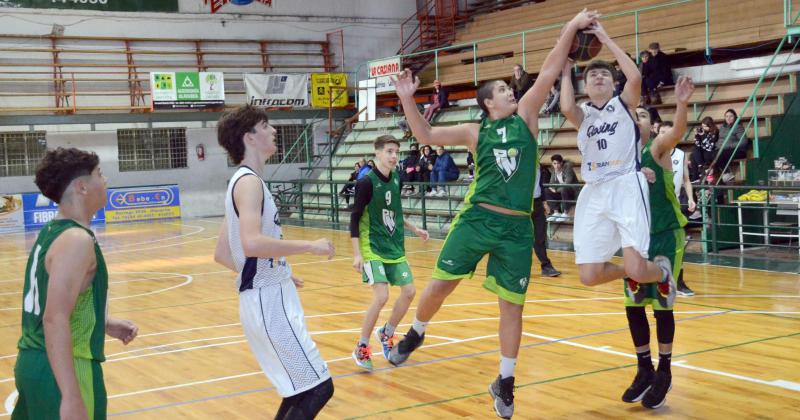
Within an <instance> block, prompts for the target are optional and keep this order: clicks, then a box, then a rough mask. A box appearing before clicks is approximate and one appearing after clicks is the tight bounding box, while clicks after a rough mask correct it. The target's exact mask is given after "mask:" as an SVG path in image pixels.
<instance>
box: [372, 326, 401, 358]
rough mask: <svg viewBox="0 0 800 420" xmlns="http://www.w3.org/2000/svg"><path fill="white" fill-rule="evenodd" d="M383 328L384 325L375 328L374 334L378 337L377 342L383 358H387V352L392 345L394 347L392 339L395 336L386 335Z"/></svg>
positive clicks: (389, 351)
mask: <svg viewBox="0 0 800 420" xmlns="http://www.w3.org/2000/svg"><path fill="white" fill-rule="evenodd" d="M385 330H386V326H383V327H380V328H378V329H376V330H375V336H376V337H378V342H380V343H381V348H382V349H383V357H384V359H386V360H389V353H391V351H392V347H394V340H395V337H396V336H391V337H389V336H388V335H386V333H384V331H385Z"/></svg>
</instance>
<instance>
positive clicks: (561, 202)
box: [545, 154, 578, 222]
mask: <svg viewBox="0 0 800 420" xmlns="http://www.w3.org/2000/svg"><path fill="white" fill-rule="evenodd" d="M550 162H552V164H553V172H552V174H551V175H550V184H577V183H578V177H577V176H576V175H575V169H574V168H573V165H572V162H570V161H565V160H564V158H563V157H561V155H558V154H555V155H553V157H552V158H550ZM545 199H546V200H547V201H548V203H547V204H548V207H550V209H551V210H553V214H552V215H550V217H548V218H547V221H548V222H563V221H565V220H567V218H568V217H569V210H570V209H571V208H572V206H573V205H574V204H575V203H574V201H575V187H555V188H554V187H548V188H547V190H546V191H545ZM559 210H561V211H559Z"/></svg>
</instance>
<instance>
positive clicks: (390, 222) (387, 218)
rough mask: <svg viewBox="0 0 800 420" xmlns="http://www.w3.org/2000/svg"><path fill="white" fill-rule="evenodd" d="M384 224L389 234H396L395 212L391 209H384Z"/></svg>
mask: <svg viewBox="0 0 800 420" xmlns="http://www.w3.org/2000/svg"><path fill="white" fill-rule="evenodd" d="M383 225H384V226H386V230H388V231H389V235H394V229H395V222H394V212H393V211H391V210H389V209H383Z"/></svg>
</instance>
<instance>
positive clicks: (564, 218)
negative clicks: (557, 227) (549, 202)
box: [556, 213, 569, 222]
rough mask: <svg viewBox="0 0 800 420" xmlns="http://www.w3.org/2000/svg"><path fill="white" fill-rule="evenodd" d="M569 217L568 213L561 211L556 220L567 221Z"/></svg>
mask: <svg viewBox="0 0 800 420" xmlns="http://www.w3.org/2000/svg"><path fill="white" fill-rule="evenodd" d="M567 219H569V215H568V214H567V213H559V215H558V218H557V219H556V222H566V221H567Z"/></svg>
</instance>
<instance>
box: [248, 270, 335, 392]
mask: <svg viewBox="0 0 800 420" xmlns="http://www.w3.org/2000/svg"><path fill="white" fill-rule="evenodd" d="M239 318H240V319H241V321H242V328H243V329H244V334H245V336H246V337H247V342H248V343H250V348H251V349H252V350H253V354H255V355H256V359H258V364H259V365H261V369H262V370H263V371H264V373H265V374H266V375H267V377H268V378H269V380H270V381H271V382H272V384H273V385H274V386H275V388H276V389H277V391H278V394H280V396H281V397H283V398H286V397H291V396H292V395H296V394H299V393H301V392H303V391H307V390H309V389H311V388H314V387H315V386H317V385H319V384H320V383H322V382H324V381H326V380H328V378H330V377H331V375H330V372H328V365H327V364H326V363H325V360H323V359H322V356H321V355H320V353H319V350H318V349H317V346H316V344H314V341H313V340H311V335H309V333H308V329H307V328H306V323H305V319H304V315H303V307H302V306H301V304H300V298H299V296H298V295H297V289H296V288H295V285H294V283H292V281H291V280H288V279H287V280H286V281H283V282H281V284H280V285H272V286H266V287H261V288H256V289H250V290H245V291H244V292H241V293H239Z"/></svg>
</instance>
